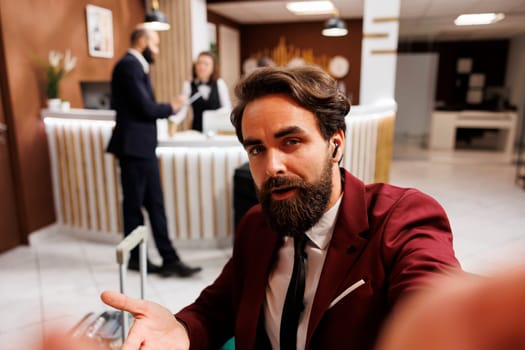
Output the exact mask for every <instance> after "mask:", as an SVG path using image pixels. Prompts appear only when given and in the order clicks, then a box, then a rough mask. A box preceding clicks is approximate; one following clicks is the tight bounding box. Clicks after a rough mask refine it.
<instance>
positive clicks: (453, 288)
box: [376, 270, 525, 350]
mask: <svg viewBox="0 0 525 350" xmlns="http://www.w3.org/2000/svg"><path fill="white" fill-rule="evenodd" d="M434 282H435V285H433V287H432V288H430V289H429V290H426V291H424V292H421V293H419V294H416V295H414V296H412V297H409V298H408V299H407V300H405V301H403V302H401V303H400V304H399V305H398V306H397V307H396V308H395V309H394V312H393V314H392V315H391V317H390V319H389V320H388V322H387V324H386V326H385V328H384V330H383V333H382V336H381V337H380V339H379V342H378V346H377V347H376V350H403V349H425V350H438V349H439V350H445V349H446V350H503V349H505V350H518V349H525V270H513V271H510V270H509V271H507V272H505V273H504V274H498V275H494V276H491V277H481V276H474V275H470V274H456V275H451V276H448V275H447V276H442V277H440V278H438V279H436V280H435V281H434Z"/></svg>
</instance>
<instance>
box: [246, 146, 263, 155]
mask: <svg viewBox="0 0 525 350" xmlns="http://www.w3.org/2000/svg"><path fill="white" fill-rule="evenodd" d="M263 150H264V148H263V147H262V146H253V147H250V148H249V149H248V154H249V155H251V156H256V155H258V154H259V153H261V152H262V151H263Z"/></svg>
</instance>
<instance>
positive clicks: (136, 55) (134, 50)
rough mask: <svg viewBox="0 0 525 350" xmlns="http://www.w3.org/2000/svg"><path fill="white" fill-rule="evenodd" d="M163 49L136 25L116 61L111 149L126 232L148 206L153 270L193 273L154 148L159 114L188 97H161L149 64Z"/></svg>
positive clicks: (133, 264) (134, 255) (134, 261)
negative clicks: (171, 228) (172, 230)
mask: <svg viewBox="0 0 525 350" xmlns="http://www.w3.org/2000/svg"><path fill="white" fill-rule="evenodd" d="M158 52H159V36H158V34H157V33H156V32H154V31H150V30H146V29H144V28H137V29H135V30H134V31H133V33H132V34H131V47H130V49H129V50H128V52H127V53H126V54H125V55H124V57H122V58H121V59H120V61H118V62H117V64H116V66H115V68H114V70H113V76H112V81H111V108H112V109H114V110H115V111H116V112H117V117H116V125H115V128H114V130H113V135H112V136H111V139H110V141H109V145H108V147H107V151H108V152H110V153H113V154H114V155H115V156H116V157H117V158H118V160H119V165H120V178H121V184H122V194H123V203H122V208H123V216H124V236H127V235H128V234H130V233H131V231H133V230H134V229H135V228H136V227H137V226H139V225H143V224H144V217H143V215H142V207H143V206H144V207H145V208H146V210H147V212H148V216H149V220H150V223H151V228H152V231H153V238H154V240H155V245H156V247H157V249H158V251H159V253H160V255H161V257H162V259H163V263H162V266H156V265H154V264H153V263H152V262H150V261H149V260H148V271H150V272H158V273H160V274H162V275H163V276H170V275H178V276H181V277H188V276H191V275H193V274H195V273H196V272H199V271H200V270H201V268H200V267H190V266H188V265H186V264H185V263H183V262H182V261H181V259H180V258H179V256H178V254H177V251H176V249H175V248H174V247H173V245H172V243H171V241H170V239H169V236H168V228H167V223H166V213H165V209H164V199H163V194H162V188H161V184H160V172H159V164H158V160H157V156H156V154H155V148H156V147H157V124H156V121H157V119H159V118H168V117H169V116H170V115H173V114H174V113H175V112H176V111H178V110H179V109H180V108H181V107H182V105H183V104H184V103H185V98H183V97H178V98H176V99H174V100H173V101H171V103H157V102H156V101H155V97H154V95H153V88H152V86H151V81H150V78H149V76H148V73H149V68H150V67H149V65H150V64H152V63H153V62H154V59H155V56H156V55H157V54H158ZM128 268H129V269H131V270H138V268H139V264H138V250H137V249H135V250H133V251H132V252H131V257H130V261H129V265H128Z"/></svg>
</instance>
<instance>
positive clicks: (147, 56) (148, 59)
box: [142, 46, 155, 64]
mask: <svg viewBox="0 0 525 350" xmlns="http://www.w3.org/2000/svg"><path fill="white" fill-rule="evenodd" d="M142 56H144V59H145V60H146V62H148V63H149V64H153V63H155V57H153V52H152V51H151V49H150V48H149V47H148V46H146V48H145V49H144V51H142Z"/></svg>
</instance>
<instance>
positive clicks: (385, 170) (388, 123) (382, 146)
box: [374, 115, 395, 182]
mask: <svg viewBox="0 0 525 350" xmlns="http://www.w3.org/2000/svg"><path fill="white" fill-rule="evenodd" d="M394 122H395V115H392V116H388V117H385V118H381V119H380V121H379V125H378V130H377V144H376V160H375V161H376V162H375V174H374V181H375V182H388V180H389V178H390V164H391V163H392V148H393V144H394Z"/></svg>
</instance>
